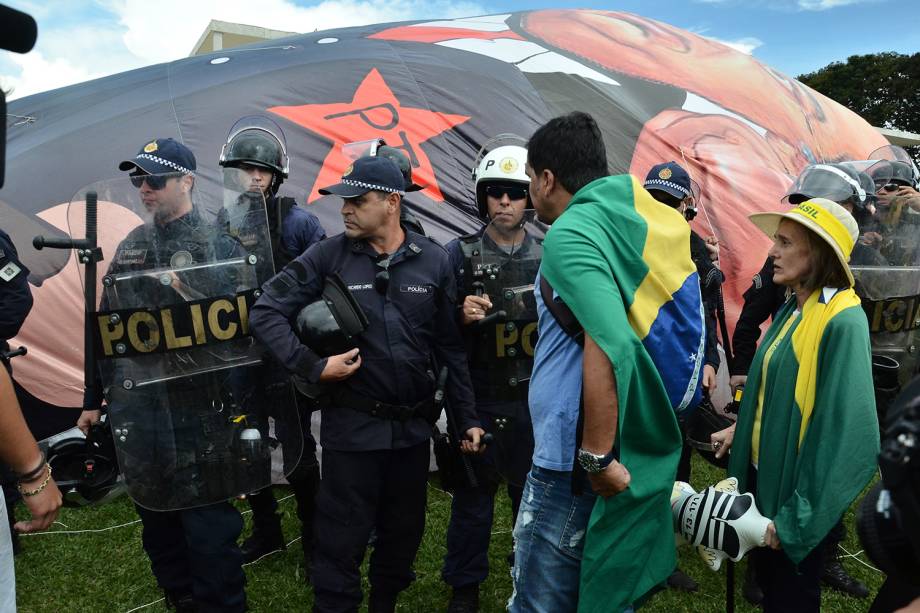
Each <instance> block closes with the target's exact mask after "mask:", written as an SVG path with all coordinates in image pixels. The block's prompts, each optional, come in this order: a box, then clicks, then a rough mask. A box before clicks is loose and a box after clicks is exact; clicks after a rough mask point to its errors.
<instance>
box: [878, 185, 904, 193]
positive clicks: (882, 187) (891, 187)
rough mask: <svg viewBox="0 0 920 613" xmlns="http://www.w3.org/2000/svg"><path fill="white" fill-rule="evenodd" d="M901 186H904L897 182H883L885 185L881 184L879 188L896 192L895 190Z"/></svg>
mask: <svg viewBox="0 0 920 613" xmlns="http://www.w3.org/2000/svg"><path fill="white" fill-rule="evenodd" d="M902 187H904V186H903V185H900V184H899V183H887V184H885V185H882V186H881V187H880V188H879V189H883V190H885V191H886V192H888V193H891V192H896V191H898V190H899V189H901V188H902Z"/></svg>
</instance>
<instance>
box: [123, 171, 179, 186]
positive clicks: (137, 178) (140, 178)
mask: <svg viewBox="0 0 920 613" xmlns="http://www.w3.org/2000/svg"><path fill="white" fill-rule="evenodd" d="M181 176H182V173H178V172H175V173H170V174H166V175H131V185H133V186H134V187H136V188H138V189H140V188H141V185H143V184H144V183H147V186H148V187H149V188H150V189H152V190H156V191H159V190H161V189H163V188H164V187H166V181H168V180H169V179H175V178H176V177H181Z"/></svg>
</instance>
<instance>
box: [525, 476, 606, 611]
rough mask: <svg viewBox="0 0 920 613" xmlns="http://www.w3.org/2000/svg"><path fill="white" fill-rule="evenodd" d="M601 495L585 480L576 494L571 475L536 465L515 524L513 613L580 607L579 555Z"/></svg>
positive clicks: (527, 483)
mask: <svg viewBox="0 0 920 613" xmlns="http://www.w3.org/2000/svg"><path fill="white" fill-rule="evenodd" d="M596 500H597V496H596V495H595V494H594V492H593V490H592V489H591V484H590V483H589V482H588V480H587V478H584V481H583V483H582V493H581V495H579V496H574V495H573V494H572V473H571V472H560V471H555V470H548V469H546V468H540V467H539V466H534V467H532V468H531V469H530V473H529V474H528V475H527V481H526V482H525V483H524V495H523V497H522V498H521V508H520V510H519V511H518V516H517V522H515V524H514V571H513V573H512V578H513V580H514V593H513V594H512V595H511V601H510V602H509V603H508V610H509V611H511V612H512V613H543V612H546V613H567V612H569V611H575V610H576V609H577V608H578V583H579V575H580V573H581V554H582V550H583V549H584V544H585V531H586V530H587V528H588V518H590V517H591V510H592V509H594V503H595V501H596Z"/></svg>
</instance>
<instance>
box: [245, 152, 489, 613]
mask: <svg viewBox="0 0 920 613" xmlns="http://www.w3.org/2000/svg"><path fill="white" fill-rule="evenodd" d="M404 189H405V182H404V180H403V176H402V174H401V173H400V171H399V168H398V167H397V166H396V164H394V163H393V161H392V160H389V159H386V158H383V157H362V158H359V159H358V160H356V161H355V163H354V164H353V165H352V166H351V167H349V168H348V169H347V170H346V171H345V173H344V174H343V175H342V181H341V183H338V184H336V185H333V186H330V187H328V188H325V189H321V190H320V193H322V194H332V195H336V196H339V197H341V198H342V199H343V204H342V217H343V220H344V222H345V232H344V233H343V234H339V235H337V236H333V237H332V238H329V239H327V240H325V241H322V242H321V243H318V244H316V245H314V246H313V247H311V248H310V249H308V250H307V251H306V253H303V254H301V255H300V256H298V257H297V258H296V259H295V260H294V261H292V262H291V263H290V264H288V266H287V267H286V268H285V269H284V270H282V271H281V272H280V273H279V274H278V275H276V276H275V277H274V278H273V279H272V280H271V281H270V282H269V283H268V284H267V285H266V286H265V288H264V289H265V293H264V294H263V295H262V297H261V298H260V299H259V301H258V302H257V303H256V304H255V306H254V307H253V309H252V314H251V317H250V324H251V327H252V329H253V332H254V334H255V335H256V336H257V337H258V338H259V339H260V340H262V341H263V343H264V344H265V345H266V346H267V347H269V348H270V349H271V350H272V352H273V353H274V354H275V356H276V357H277V358H278V360H279V361H280V362H281V363H283V364H284V365H285V366H287V368H288V369H290V370H291V371H293V372H295V373H297V374H299V375H301V376H302V377H304V378H305V379H306V380H308V381H309V382H311V383H324V384H327V385H328V389H327V393H326V400H325V401H324V402H323V404H321V406H322V411H323V413H322V428H321V431H320V437H321V443H322V446H323V466H322V473H323V475H322V481H321V483H320V491H319V497H318V499H317V517H316V521H315V527H314V534H315V539H316V543H315V549H314V567H313V586H314V595H315V600H314V603H315V604H314V610H315V611H357V609H358V606H359V604H360V603H361V598H362V593H361V577H360V563H361V560H362V559H363V558H364V552H365V549H366V547H367V543H368V538H369V537H370V535H371V532H372V531H374V530H375V531H376V540H375V544H374V553H373V554H372V556H371V560H370V577H369V579H370V584H371V595H370V600H369V604H370V610H371V611H375V612H380V611H393V610H394V609H395V606H396V599H397V595H398V594H399V592H400V591H402V590H404V589H405V588H406V587H407V586H408V585H409V584H410V583H411V582H412V579H413V577H414V574H413V572H412V563H413V560H414V559H415V554H416V552H417V551H418V547H419V544H420V543H421V538H422V531H423V528H424V523H425V499H426V487H427V476H428V461H429V459H428V456H429V441H428V439H429V438H430V437H431V423H430V422H431V421H433V418H432V416H431V415H430V413H431V408H432V406H433V395H434V387H435V386H434V376H433V371H432V369H433V368H434V367H435V366H434V365H433V360H434V362H436V364H437V365H438V366H446V367H447V368H448V369H449V379H448V381H447V396H448V399H449V401H450V402H452V403H453V407H454V410H455V411H456V412H457V413H459V414H461V415H462V420H461V421H462V429H463V431H464V432H465V433H466V436H467V437H468V438H469V440H466V441H463V443H462V447H463V448H464V450H466V451H468V452H476V451H479V449H480V445H479V439H480V436H481V435H482V434H483V431H482V429H481V428H480V427H479V422H478V420H477V419H476V414H475V411H474V403H473V393H472V388H471V385H470V380H469V373H468V371H467V367H466V360H465V356H464V353H463V344H462V340H461V338H460V334H459V331H458V329H457V326H456V322H455V320H454V314H455V307H454V303H455V297H456V285H455V280H454V275H453V271H452V270H451V268H450V262H449V260H448V257H447V252H446V251H445V250H444V248H443V247H441V246H440V245H438V244H437V243H436V242H434V241H433V240H431V239H428V238H425V237H422V236H420V235H418V234H415V233H413V232H412V231H407V230H406V229H405V228H403V227H401V226H400V224H399V210H400V201H401V199H402V195H403V193H404ZM331 275H337V276H338V277H340V278H341V279H342V280H343V282H344V283H345V284H346V285H347V286H348V289H349V290H350V291H351V293H352V294H353V295H354V298H355V300H356V301H357V303H358V304H359V305H360V308H361V309H362V310H363V311H364V313H365V314H366V317H367V319H368V321H369V327H368V329H367V330H366V331H365V332H364V333H363V334H362V335H361V336H360V337H359V338H357V339H356V345H357V346H356V348H355V349H352V350H350V351H347V352H345V353H342V354H338V355H332V356H329V357H327V358H320V357H319V356H318V355H317V354H316V353H314V351H312V350H311V349H309V348H308V347H306V346H305V345H303V344H301V343H300V342H299V341H298V339H297V337H296V336H295V335H294V333H293V331H292V329H291V324H290V323H289V321H290V319H291V318H292V317H293V316H294V315H296V314H297V313H298V312H299V311H300V310H301V309H302V308H303V307H304V306H305V305H307V304H309V303H311V302H313V301H315V300H317V299H318V298H320V294H321V292H322V291H323V285H324V282H325V279H326V278H327V277H330V276H331ZM426 417H427V418H428V420H430V421H426Z"/></svg>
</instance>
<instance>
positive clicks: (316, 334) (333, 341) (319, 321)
mask: <svg viewBox="0 0 920 613" xmlns="http://www.w3.org/2000/svg"><path fill="white" fill-rule="evenodd" d="M367 326H368V319H367V315H366V314H365V313H364V311H363V310H362V309H361V305H359V304H358V302H357V300H355V297H354V296H352V295H351V292H350V291H349V290H348V286H347V285H345V282H344V281H342V279H341V277H339V276H338V275H331V276H329V277H326V282H325V284H324V285H323V293H322V297H321V298H320V299H319V300H317V301H316V302H311V303H310V304H308V305H307V306H305V307H303V308H302V309H301V310H300V312H299V313H298V314H297V317H296V318H295V319H294V334H296V335H297V338H299V339H300V342H301V343H303V344H304V345H306V346H307V347H309V348H310V349H312V350H313V351H314V352H315V353H316V354H317V355H319V356H321V357H329V356H331V355H338V354H340V353H345V352H346V351H349V350H350V349H353V348H354V339H355V338H356V337H357V336H359V335H360V334H361V333H363V332H364V331H365V330H367Z"/></svg>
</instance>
